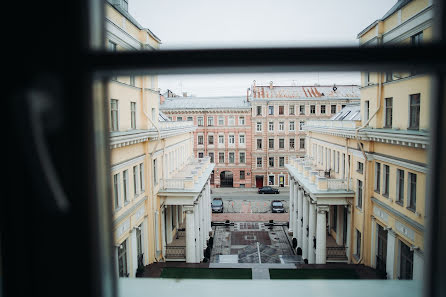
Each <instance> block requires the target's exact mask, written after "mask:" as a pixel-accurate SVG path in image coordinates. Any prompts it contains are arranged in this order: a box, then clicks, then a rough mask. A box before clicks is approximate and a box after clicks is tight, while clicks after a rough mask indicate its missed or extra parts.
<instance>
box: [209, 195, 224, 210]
mask: <svg viewBox="0 0 446 297" xmlns="http://www.w3.org/2000/svg"><path fill="white" fill-rule="evenodd" d="M211 208H212V212H223V200H222V199H221V198H214V199H212V203H211Z"/></svg>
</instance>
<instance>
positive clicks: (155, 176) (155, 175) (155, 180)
mask: <svg viewBox="0 0 446 297" xmlns="http://www.w3.org/2000/svg"><path fill="white" fill-rule="evenodd" d="M153 183H154V184H155V185H157V184H158V162H157V159H155V160H153Z"/></svg>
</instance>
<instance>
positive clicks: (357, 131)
mask: <svg viewBox="0 0 446 297" xmlns="http://www.w3.org/2000/svg"><path fill="white" fill-rule="evenodd" d="M381 77H382V74H381V73H379V75H378V89H377V91H376V92H377V100H376V104H377V107H376V110H375V112H374V113H373V115H372V116H371V117H369V119H368V120H367V122H366V123H365V124H364V125H363V126H361V127H359V128H357V129H356V130H355V140H356V143H357V144H358V146H359V149H360V150H361V153H362V155H363V156H364V160H365V162H364V190H363V192H364V193H366V192H367V191H365V187H367V167H368V166H367V164H368V160H367V155H366V153H365V152H364V149H363V147H362V146H361V143H360V142H359V136H358V133H359V130H361V129H364V128H365V127H366V126H367V125H368V124H369V123H370V121H371V120H372V118H374V117H375V115H376V114H377V113H378V111H379V110H380V109H381V101H382V98H381V97H382V91H381V89H382V79H381ZM364 200H365V199H364ZM363 202H364V201H363ZM364 206H365V203H364ZM352 226H353V225H352ZM364 229H365V207H364V215H363V216H362V235H363V240H361V257H360V258H359V260H358V264H360V263H361V261H362V260H363V257H364V241H365V240H364V239H365V237H364ZM352 233H353V232H352Z"/></svg>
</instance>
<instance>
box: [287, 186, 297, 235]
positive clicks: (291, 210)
mask: <svg viewBox="0 0 446 297" xmlns="http://www.w3.org/2000/svg"><path fill="white" fill-rule="evenodd" d="M293 192H294V179H291V183H290V202H289V206H290V217H289V229H288V230H289V232H293V230H294V228H293V227H294V224H295V222H294V199H293ZM295 236H296V234H294V233H293V237H295Z"/></svg>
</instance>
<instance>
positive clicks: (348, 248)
mask: <svg viewBox="0 0 446 297" xmlns="http://www.w3.org/2000/svg"><path fill="white" fill-rule="evenodd" d="M346 207H347V240H346V241H345V244H346V245H347V246H346V249H345V252H346V253H347V259H348V263H351V257H350V251H351V230H352V226H351V224H352V223H351V221H352V220H351V218H352V214H351V212H352V211H351V206H346Z"/></svg>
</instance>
